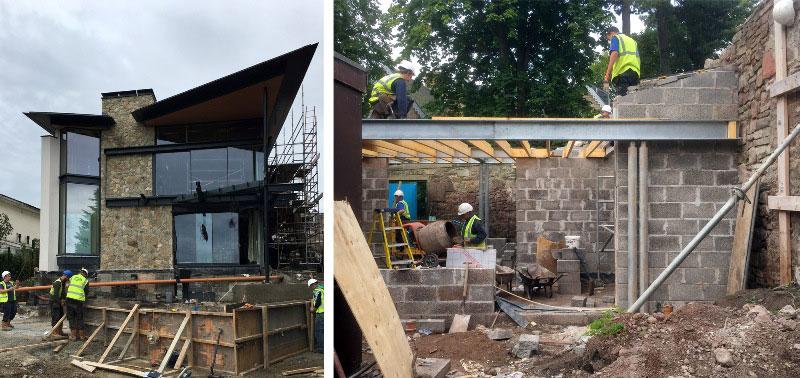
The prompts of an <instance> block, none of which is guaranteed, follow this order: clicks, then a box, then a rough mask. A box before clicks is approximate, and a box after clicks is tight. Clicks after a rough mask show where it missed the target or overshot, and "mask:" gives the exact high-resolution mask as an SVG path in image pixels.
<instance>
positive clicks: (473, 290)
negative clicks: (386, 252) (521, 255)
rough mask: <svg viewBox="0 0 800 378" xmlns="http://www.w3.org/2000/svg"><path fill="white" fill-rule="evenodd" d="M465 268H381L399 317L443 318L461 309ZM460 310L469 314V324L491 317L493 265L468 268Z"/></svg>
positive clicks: (459, 311)
mask: <svg viewBox="0 0 800 378" xmlns="http://www.w3.org/2000/svg"><path fill="white" fill-rule="evenodd" d="M464 273H465V269H455V268H438V269H410V270H391V269H381V275H383V281H384V282H386V286H387V287H388V289H389V294H391V296H392V300H393V301H394V305H395V307H396V308H397V312H398V314H399V315H400V318H401V319H444V320H445V322H446V326H447V327H448V328H449V327H450V323H451V322H452V320H453V315H455V314H461V313H462V295H463V292H464V275H465V274H464ZM468 279H469V286H468V288H467V300H466V302H464V305H463V313H464V314H468V315H472V317H471V319H470V328H474V327H475V326H476V325H478V324H483V325H489V324H490V323H491V321H492V319H493V318H494V284H495V281H494V269H470V270H469V277H468Z"/></svg>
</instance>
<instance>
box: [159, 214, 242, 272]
mask: <svg viewBox="0 0 800 378" xmlns="http://www.w3.org/2000/svg"><path fill="white" fill-rule="evenodd" d="M174 224H175V241H176V246H175V257H176V260H177V262H178V264H238V263H239V214H238V213H234V212H224V213H191V214H180V215H175V216H174Z"/></svg>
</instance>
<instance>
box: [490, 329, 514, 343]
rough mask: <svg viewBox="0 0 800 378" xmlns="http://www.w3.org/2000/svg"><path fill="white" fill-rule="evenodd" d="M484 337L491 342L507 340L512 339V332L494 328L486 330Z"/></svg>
mask: <svg viewBox="0 0 800 378" xmlns="http://www.w3.org/2000/svg"><path fill="white" fill-rule="evenodd" d="M486 336H487V337H488V338H490V339H492V340H508V339H510V338H512V337H514V332H512V331H511V330H510V329H505V328H495V329H490V330H488V331H487V332H486Z"/></svg>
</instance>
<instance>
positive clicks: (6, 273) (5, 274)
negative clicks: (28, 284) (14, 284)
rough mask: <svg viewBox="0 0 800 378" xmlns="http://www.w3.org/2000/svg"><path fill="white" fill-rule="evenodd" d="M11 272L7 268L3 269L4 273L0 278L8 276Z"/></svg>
mask: <svg viewBox="0 0 800 378" xmlns="http://www.w3.org/2000/svg"><path fill="white" fill-rule="evenodd" d="M9 274H11V272H9V271H7V270H6V271H3V275H2V276H0V278H6V276H7V275H9Z"/></svg>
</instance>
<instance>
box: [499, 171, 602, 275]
mask: <svg viewBox="0 0 800 378" xmlns="http://www.w3.org/2000/svg"><path fill="white" fill-rule="evenodd" d="M612 163H613V161H612V160H611V159H610V158H604V159H595V158H592V159H583V158H568V159H564V158H550V159H532V158H531V159H517V174H516V184H515V185H516V190H517V195H516V198H517V211H516V213H517V216H516V218H517V219H516V220H517V237H516V240H517V263H519V264H530V263H532V262H535V261H536V239H537V238H538V237H539V236H541V235H546V234H548V233H558V234H560V235H561V236H563V235H579V236H581V248H583V249H586V250H593V243H594V240H595V224H596V219H597V211H596V207H595V205H596V201H597V199H598V198H599V199H601V200H613V199H614V197H613V189H614V180H613V179H603V180H601V181H600V187H599V188H598V180H597V176H613V175H614V166H613V165H612ZM600 220H601V221H602V222H603V223H604V224H613V223H614V214H613V205H612V204H610V203H607V204H601V207H600ZM607 237H608V233H605V232H601V233H600V238H601V240H602V241H605V238H607ZM606 250H607V251H610V252H608V253H604V254H603V255H601V256H600V271H601V272H607V273H613V272H614V252H613V251H614V243H613V241H612V242H611V243H610V244H609V245H608V246H607V247H606ZM588 255H590V254H587V256H588ZM594 261H595V259H594V257H591V258H589V262H588V265H589V267H590V268H592V267H594V264H595V263H594Z"/></svg>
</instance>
